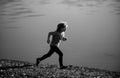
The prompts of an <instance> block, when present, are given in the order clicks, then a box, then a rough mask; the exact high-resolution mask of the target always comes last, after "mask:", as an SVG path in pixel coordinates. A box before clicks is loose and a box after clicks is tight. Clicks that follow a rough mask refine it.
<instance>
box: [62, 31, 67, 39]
mask: <svg viewBox="0 0 120 78" xmlns="http://www.w3.org/2000/svg"><path fill="white" fill-rule="evenodd" d="M66 40H67V38H66V37H65V32H63V33H62V41H66Z"/></svg>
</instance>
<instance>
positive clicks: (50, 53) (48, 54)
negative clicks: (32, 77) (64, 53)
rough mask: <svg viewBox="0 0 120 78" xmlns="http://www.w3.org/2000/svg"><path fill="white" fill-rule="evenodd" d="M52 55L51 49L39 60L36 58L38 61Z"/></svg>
mask: <svg viewBox="0 0 120 78" xmlns="http://www.w3.org/2000/svg"><path fill="white" fill-rule="evenodd" d="M53 53H54V50H53V49H50V50H49V52H48V53H47V54H45V55H43V56H42V57H41V58H38V59H39V60H40V61H42V60H44V59H46V58H48V57H50V56H51V55H52V54H53Z"/></svg>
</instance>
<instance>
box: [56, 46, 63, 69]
mask: <svg viewBox="0 0 120 78" xmlns="http://www.w3.org/2000/svg"><path fill="white" fill-rule="evenodd" d="M55 51H56V53H57V54H58V55H59V65H60V67H62V66H63V53H62V51H61V50H60V49H59V48H58V47H57V46H56V47H55Z"/></svg>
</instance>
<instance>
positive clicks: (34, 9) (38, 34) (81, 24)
mask: <svg viewBox="0 0 120 78" xmlns="http://www.w3.org/2000/svg"><path fill="white" fill-rule="evenodd" d="M119 4H120V1H119V0H1V1H0V9H1V10H0V19H1V20H0V38H1V39H0V43H1V44H0V46H1V49H0V57H1V58H8V59H19V60H25V61H30V62H35V59H36V58H37V57H41V56H42V55H44V54H45V53H47V52H48V50H49V45H48V44H47V43H46V40H47V34H48V32H49V31H54V30H56V26H57V24H58V23H59V22H60V21H66V22H68V25H69V27H68V29H67V31H66V37H67V38H68V41H66V42H63V43H61V45H60V49H61V50H62V51H63V53H64V64H66V65H68V64H73V65H84V66H88V67H96V68H101V69H108V70H115V71H120V70H119V68H120V62H119V57H120V53H119V52H120V48H119V45H120V37H119V35H120V32H119V29H120V26H119V25H120V23H119V17H120V5H119ZM43 63H52V64H54V63H55V64H58V56H57V55H56V54H53V56H51V57H50V58H48V59H46V60H45V61H43Z"/></svg>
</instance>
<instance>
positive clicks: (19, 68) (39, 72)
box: [0, 59, 120, 78]
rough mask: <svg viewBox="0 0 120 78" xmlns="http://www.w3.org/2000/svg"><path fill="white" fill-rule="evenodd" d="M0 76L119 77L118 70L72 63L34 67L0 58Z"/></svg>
mask: <svg viewBox="0 0 120 78" xmlns="http://www.w3.org/2000/svg"><path fill="white" fill-rule="evenodd" d="M0 78H120V72H115V71H108V70H101V69H97V68H88V67H83V66H73V65H68V68H66V69H59V66H58V65H49V64H46V65H44V64H40V65H39V66H38V67H36V66H35V64H32V63H29V62H23V61H18V60H7V59H1V60H0Z"/></svg>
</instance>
